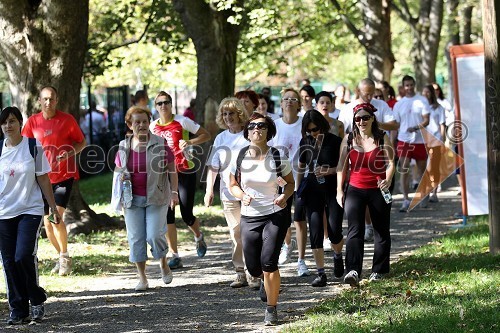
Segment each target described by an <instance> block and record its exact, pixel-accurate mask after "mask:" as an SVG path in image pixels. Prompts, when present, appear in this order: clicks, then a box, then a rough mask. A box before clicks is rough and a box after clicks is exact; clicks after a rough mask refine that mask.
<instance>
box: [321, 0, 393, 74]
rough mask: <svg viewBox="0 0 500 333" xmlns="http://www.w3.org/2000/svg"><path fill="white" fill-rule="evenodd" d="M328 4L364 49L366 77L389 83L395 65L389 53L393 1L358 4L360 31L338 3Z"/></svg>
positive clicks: (365, 0)
mask: <svg viewBox="0 0 500 333" xmlns="http://www.w3.org/2000/svg"><path fill="white" fill-rule="evenodd" d="M330 1H331V3H332V5H333V6H334V7H335V9H336V10H337V12H338V13H339V14H340V16H341V17H342V20H343V21H344V23H345V24H346V26H347V28H348V29H349V30H350V31H351V32H352V33H353V34H354V35H355V36H356V38H357V39H358V41H359V43H360V44H361V45H362V46H363V47H364V48H365V50H366V64H367V67H368V76H369V77H370V78H372V79H373V80H376V81H382V80H385V81H390V80H391V75H392V70H393V69H394V62H395V61H396V60H395V58H394V54H393V53H392V43H391V4H392V0H364V1H360V2H358V9H359V10H360V11H361V12H362V13H363V23H364V26H363V28H362V29H358V28H356V26H355V25H354V23H353V22H352V21H351V19H350V18H349V16H348V15H347V14H346V11H345V10H344V9H342V7H341V6H340V4H339V2H338V1H337V0H330Z"/></svg>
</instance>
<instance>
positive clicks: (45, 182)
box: [36, 174, 62, 223]
mask: <svg viewBox="0 0 500 333" xmlns="http://www.w3.org/2000/svg"><path fill="white" fill-rule="evenodd" d="M36 180H37V182H38V185H39V186H40V189H41V190H42V193H43V196H44V197H45V199H46V200H47V203H48V204H49V209H50V213H51V214H54V217H55V219H56V222H57V223H60V222H61V220H62V219H61V216H60V215H59V213H58V211H57V208H56V200H55V199H54V192H53V191H52V184H51V183H50V179H49V175H48V174H43V175H41V176H37V177H36Z"/></svg>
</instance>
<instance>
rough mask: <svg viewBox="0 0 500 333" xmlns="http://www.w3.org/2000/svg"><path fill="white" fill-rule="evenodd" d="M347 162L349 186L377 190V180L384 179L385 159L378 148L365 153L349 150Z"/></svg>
mask: <svg viewBox="0 0 500 333" xmlns="http://www.w3.org/2000/svg"><path fill="white" fill-rule="evenodd" d="M349 161H350V162H351V175H350V178H349V184H350V185H352V186H354V187H357V188H362V189H369V188H377V187H378V185H377V183H378V178H380V179H385V170H386V168H387V167H386V157H385V154H384V152H383V151H382V150H381V149H380V148H379V147H377V148H375V149H373V150H372V151H369V152H366V153H364V152H359V151H357V150H356V149H351V150H350V151H349Z"/></svg>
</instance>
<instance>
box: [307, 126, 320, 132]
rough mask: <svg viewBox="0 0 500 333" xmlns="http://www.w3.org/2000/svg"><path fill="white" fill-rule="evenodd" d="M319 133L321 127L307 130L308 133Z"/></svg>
mask: <svg viewBox="0 0 500 333" xmlns="http://www.w3.org/2000/svg"><path fill="white" fill-rule="evenodd" d="M317 131H319V127H317V126H316V127H313V128H308V129H306V133H311V132H317Z"/></svg>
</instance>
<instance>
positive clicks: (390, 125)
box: [378, 120, 399, 131]
mask: <svg viewBox="0 0 500 333" xmlns="http://www.w3.org/2000/svg"><path fill="white" fill-rule="evenodd" d="M378 127H380V128H381V129H383V130H385V131H393V130H397V129H398V128H399V123H398V122H397V121H396V120H392V121H389V122H386V123H379V124H378Z"/></svg>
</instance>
